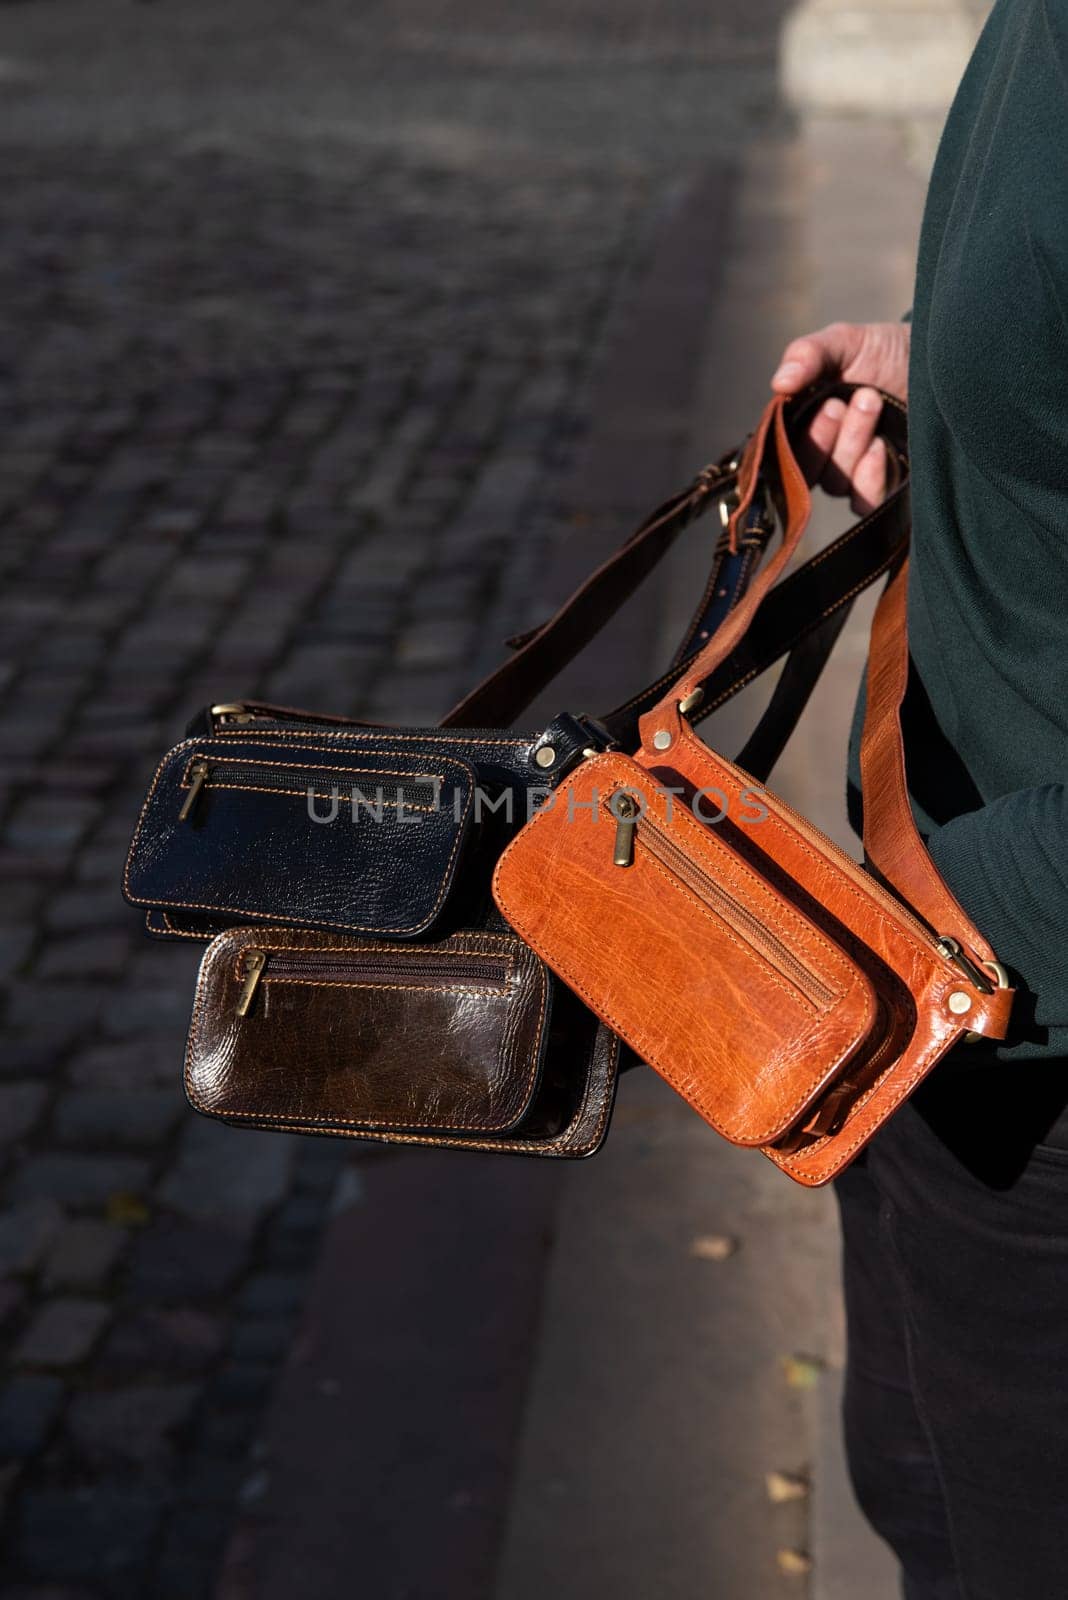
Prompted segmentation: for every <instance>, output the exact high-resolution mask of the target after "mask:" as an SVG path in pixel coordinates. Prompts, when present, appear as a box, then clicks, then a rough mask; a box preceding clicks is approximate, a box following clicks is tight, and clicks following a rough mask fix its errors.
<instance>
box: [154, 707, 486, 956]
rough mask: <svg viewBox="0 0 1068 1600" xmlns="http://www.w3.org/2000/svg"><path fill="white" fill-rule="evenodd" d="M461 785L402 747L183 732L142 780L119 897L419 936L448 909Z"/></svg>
mask: <svg viewBox="0 0 1068 1600" xmlns="http://www.w3.org/2000/svg"><path fill="white" fill-rule="evenodd" d="M475 791H476V779H475V772H474V769H473V768H472V767H471V766H470V764H469V763H467V762H466V761H464V760H462V759H460V758H458V757H456V756H453V755H451V754H449V753H447V752H444V751H443V752H442V753H440V754H438V753H437V752H434V754H432V755H428V754H427V753H426V752H425V751H422V752H420V751H418V750H414V751H413V750H410V749H409V748H408V747H407V746H406V745H405V744H404V743H403V742H402V741H397V743H396V745H395V746H394V747H392V748H385V749H383V748H380V747H378V746H377V745H376V746H370V747H369V746H364V745H362V744H359V743H356V742H353V743H352V744H349V743H348V742H347V741H346V742H344V743H342V742H341V741H337V742H331V743H319V742H316V741H311V742H309V741H308V740H305V739H301V740H299V741H298V740H296V739H295V738H294V739H284V738H279V737H272V738H270V739H267V738H262V737H258V736H257V735H256V734H255V733H248V734H245V735H240V736H238V735H237V734H236V733H229V734H227V735H226V737H225V738H200V739H189V740H186V741H184V742H183V743H182V744H180V745H178V746H176V747H175V749H173V750H172V751H171V752H170V753H169V754H168V755H167V756H166V757H165V759H164V761H163V762H162V763H161V765H160V767H159V769H158V771H157V773H156V776H155V779H154V780H153V783H152V787H151V789H150V790H149V794H148V798H147V799H146V801H145V805H144V809H143V811H142V814H141V818H140V821H139V823H138V826H137V830H136V832H135V834H134V838H133V842H132V844H131V846H130V854H129V858H128V860H127V863H126V871H125V876H124V885H123V886H124V892H125V894H126V897H127V899H128V900H130V901H131V902H132V903H133V904H134V905H140V906H148V907H151V908H152V910H153V911H154V912H155V913H157V914H164V913H166V914H169V915H172V916H174V917H177V918H178V919H179V920H180V921H183V922H188V921H189V920H190V919H199V921H200V922H201V923H202V922H204V921H207V922H208V924H209V926H210V924H211V923H212V922H214V923H216V924H219V923H221V924H222V925H223V926H224V927H233V926H235V925H238V924H241V923H246V922H262V923H267V922H273V923H289V924H291V925H293V926H295V927H307V928H322V929H326V930H333V931H336V932H338V933H343V934H366V935H380V936H387V935H388V936H393V937H399V938H418V937H422V936H423V935H425V934H427V933H429V932H431V930H434V931H437V930H438V929H439V928H441V926H442V925H443V923H444V921H445V918H446V916H447V915H448V913H449V910H450V896H451V895H452V892H453V888H454V885H456V883H457V878H458V875H459V871H460V863H461V861H462V860H463V859H464V854H465V847H466V843H467V840H468V838H469V837H470V834H471V831H472V823H473V819H474V812H475V798H476V795H475ZM459 915H460V912H459V911H458V913H457V920H459ZM453 925H454V926H455V923H454V924H453Z"/></svg>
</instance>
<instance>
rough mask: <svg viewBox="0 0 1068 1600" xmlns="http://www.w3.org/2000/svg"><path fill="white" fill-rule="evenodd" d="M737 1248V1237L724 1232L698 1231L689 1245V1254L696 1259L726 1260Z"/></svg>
mask: <svg viewBox="0 0 1068 1600" xmlns="http://www.w3.org/2000/svg"><path fill="white" fill-rule="evenodd" d="M737 1248H738V1241H737V1239H732V1238H731V1237H730V1235H729V1234H726V1233H700V1234H698V1236H697V1238H696V1239H694V1240H693V1242H692V1243H691V1245H690V1254H691V1255H692V1256H696V1257H697V1259H698V1261H726V1260H728V1259H729V1258H730V1257H731V1256H732V1255H733V1254H734V1252H735V1251H736V1250H737Z"/></svg>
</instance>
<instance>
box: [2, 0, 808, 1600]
mask: <svg viewBox="0 0 1068 1600" xmlns="http://www.w3.org/2000/svg"><path fill="white" fill-rule="evenodd" d="M349 9H350V8H347V7H341V6H340V5H331V4H326V3H324V4H322V5H320V6H311V7H296V8H294V7H291V6H288V5H287V6H286V7H284V8H283V7H281V6H279V5H276V4H273V3H272V4H269V5H262V6H260V7H257V8H251V7H244V8H242V7H240V6H235V7H233V8H226V11H227V20H225V21H224V20H222V18H221V16H220V15H219V14H218V13H217V11H216V9H215V8H213V7H211V6H209V5H208V4H206V3H205V0H197V3H194V4H190V5H186V6H183V7H178V8H170V7H152V8H144V7H137V6H131V5H116V4H110V5H102V6H100V7H98V8H93V10H94V12H95V17H94V18H88V17H87V16H86V15H85V12H86V10H87V8H82V7H80V6H77V5H75V4H73V0H70V3H68V0H55V3H45V0H39V3H37V4H34V5H32V6H30V5H22V6H17V7H10V8H5V9H4V11H3V12H2V13H0V83H3V86H4V93H5V95H6V96H8V97H9V98H10V102H11V110H12V116H11V118H10V120H9V121H8V123H7V132H6V134H5V135H4V138H3V141H2V142H0V181H2V188H3V193H4V197H5V198H4V213H5V246H6V248H5V252H4V255H3V259H2V261H0V440H2V446H0V450H2V475H0V562H2V573H3V584H2V589H0V616H2V619H3V646H2V657H0V683H2V685H3V691H4V693H3V699H2V702H0V705H2V710H0V782H2V784H3V805H4V809H3V812H2V837H0V873H2V882H3V889H2V895H0V969H2V976H3V979H4V982H5V994H4V1006H5V1010H4V1024H5V1031H6V1041H5V1044H4V1048H3V1056H2V1066H0V1073H2V1077H0V1148H2V1152H3V1162H4V1165H3V1171H2V1183H3V1189H2V1196H0V1197H2V1202H3V1204H2V1208H0V1322H2V1336H3V1340H4V1345H5V1354H6V1357H7V1363H6V1365H7V1378H6V1382H5V1385H4V1388H3V1390H2V1393H0V1491H2V1496H3V1501H4V1506H5V1512H6V1515H5V1519H4V1525H3V1541H4V1542H3V1552H2V1559H3V1582H5V1583H6V1584H7V1587H0V1600H15V1597H16V1596H18V1597H19V1600H31V1597H36V1600H89V1597H101V1600H134V1597H141V1596H151V1597H153V1600H197V1597H199V1596H201V1595H204V1594H206V1593H208V1592H209V1588H210V1578H211V1574H212V1573H213V1571H214V1570H215V1568H216V1565H217V1562H218V1558H219V1552H220V1550H221V1547H222V1544H223V1541H224V1538H225V1534H226V1530H227V1527H228V1526H229V1522H230V1518H231V1514H232V1508H233V1506H234V1504H235V1501H236V1500H237V1499H238V1498H239V1497H241V1496H245V1497H248V1496H254V1495H255V1493H256V1472H255V1464H254V1462H250V1460H249V1454H248V1453H249V1446H250V1443H251V1441H252V1439H253V1436H254V1432H255V1427H256V1422H257V1419H258V1417H259V1415H260V1414H261V1409H262V1406H263V1403H264V1399H265V1396H266V1395H267V1393H268V1391H269V1388H270V1385H271V1382H272V1378H273V1375H274V1372H275V1370H276V1368H277V1364H278V1362H279V1360H280V1359H281V1358H282V1356H283V1355H284V1353H285V1351H286V1349H287V1347H288V1345H289V1342H290V1340H291V1337H292V1332H293V1327H294V1322H295V1318H296V1314H297V1311H298V1309H299V1307H300V1304H301V1299H302V1292H303V1285H304V1280H305V1274H306V1269H307V1267H308V1265H309V1262H310V1260H311V1259H312V1256H313V1253H314V1247H315V1242H316V1240H317V1238H318V1236H319V1232H320V1229H321V1227H322V1223H323V1220H324V1216H325V1214H326V1211H327V1207H328V1204H329V1201H330V1196H331V1194H332V1192H333V1190H334V1185H335V1180H336V1177H337V1173H338V1168H339V1161H340V1156H339V1151H338V1148H337V1147H335V1146H334V1145H332V1144H330V1143H328V1142H322V1143H319V1142H315V1141H307V1142H304V1141H297V1140H287V1139H285V1138H282V1137H274V1136H268V1135H259V1134H252V1133H248V1132H243V1133H240V1134H234V1133H232V1132H231V1131H230V1130H227V1129H223V1128H220V1127H218V1126H216V1125H213V1124H211V1123H209V1122H206V1121H199V1120H196V1119H193V1118H192V1116H191V1115H190V1114H188V1113H187V1112H186V1110H185V1107H184V1101H183V1099H182V1095H181V1091H180V1088H179V1083H178V1074H179V1065H180V1060H181V1047H182V1039H183V1036H184V1029H185V1024H186V1017H187V1010H188V1004H189V998H190V994H191V984H192V977H193V972H194V969H195V964H196V956H197V952H195V951H193V950H188V949H185V948H176V947H165V948H161V947H159V946H155V945H152V944H150V943H148V942H147V941H145V940H144V939H143V937H142V935H141V933H140V931H139V928H138V926H137V918H136V916H135V915H134V913H132V912H131V911H129V910H128V909H127V908H125V907H124V906H123V905H122V904H121V902H120V900H119V895H118V879H119V872H120V867H121V862H122V857H123V854H124V850H125V846H126V843H127V840H128V836H129V833H130V831H131V827H132V823H133V820H134V817H135V815H136V809H137V804H138V801H139V798H140V795H141V793H142V791H143V788H144V785H145V782H146V779H147V777H148V776H149V774H150V772H151V769H152V767H153V766H154V764H155V761H156V760H157V759H158V756H159V754H160V753H162V751H163V749H164V748H165V747H166V746H167V745H168V744H169V743H171V742H173V741H174V739H175V738H177V737H179V736H180V733H181V729H182V725H183V722H184V720H185V718H186V717H187V715H189V714H191V713H192V711H193V710H195V709H196V708H197V707H198V706H199V705H201V704H202V703H204V702H208V701H212V700H218V699H230V698H234V697H235V696H238V695H243V694H248V693H255V694H259V695H263V696H266V697H269V698H273V699H278V700H283V701H288V702H290V703H298V704H300V703H303V704H311V705H314V706H316V707H318V708H321V709H324V710H329V709H334V710H341V711H352V710H357V711H360V712H362V713H365V714H367V715H370V716H374V717H381V718H385V719H393V718H400V717H401V716H403V717H405V718H408V719H411V720H413V721H420V720H427V719H431V718H433V717H434V716H436V715H437V714H440V712H441V711H442V710H443V709H444V707H445V706H446V705H447V704H448V702H449V701H450V700H451V699H452V698H453V697H454V696H455V694H456V693H458V692H459V690H460V689H461V688H462V687H463V686H464V684H465V683H467V682H469V681H470V680H471V678H472V677H473V675H474V673H475V670H476V668H478V669H481V667H483V666H484V665H486V664H487V654H489V656H490V657H491V656H492V650H488V646H487V643H486V641H487V639H491V640H493V639H496V638H498V637H500V636H501V634H503V633H504V632H506V631H508V629H509V628H510V627H511V626H514V625H516V624H517V623H520V622H523V621H526V620H529V609H530V596H531V591H532V588H533V587H534V579H535V577H536V573H537V567H538V557H539V552H540V551H542V550H543V549H544V545H545V541H546V539H547V537H548V534H549V531H550V530H551V528H552V527H553V526H554V525H555V519H558V518H559V517H561V516H566V515H567V514H568V510H569V508H568V507H566V506H561V505H559V504H558V497H559V485H560V483H561V481H562V478H563V475H564V473H565V472H566V469H567V467H568V464H569V462H570V460H571V458H572V455H573V452H574V450H575V448H576V446H577V444H578V442H579V440H580V439H581V436H582V433H583V430H584V428H585V427H586V426H587V424H588V417H587V415H586V399H585V396H586V382H587V377H588V374H589V371H590V367H591V362H592V361H593V359H594V357H595V355H596V352H597V349H598V346H599V344H600V342H601V341H602V340H603V338H604V337H605V336H606V330H610V329H611V327H612V316H613V312H614V309H615V308H616V307H617V305H618V302H619V296H620V293H621V289H622V287H623V286H624V285H625V284H626V283H627V282H628V281H629V279H630V277H631V276H632V275H633V273H634V272H635V271H637V270H638V268H639V267H640V264H641V261H642V259H643V256H644V253H645V251H646V249H647V248H648V245H649V241H650V239H651V237H652V234H653V231H654V230H655V226H656V219H657V215H658V206H659V205H660V204H661V202H662V199H663V193H664V180H665V177H667V176H672V177H673V176H675V175H676V174H677V172H678V170H679V163H680V161H681V162H683V163H684V162H685V161H686V160H689V159H690V158H691V157H692V156H693V155H694V154H695V153H696V152H698V151H699V150H700V151H702V152H703V153H704V154H705V155H707V153H708V151H709V149H710V148H712V147H716V146H717V144H719V143H722V142H723V141H724V140H726V141H728V142H729V140H730V139H734V138H737V137H738V136H739V127H738V122H737V117H736V115H734V120H732V113H733V114H736V113H737V111H738V106H739V98H738V97H739V96H740V97H741V102H744V103H749V104H750V105H752V104H757V103H760V97H761V95H762V94H763V95H765V96H766V94H767V71H766V66H762V65H761V61H762V56H761V52H762V51H765V47H766V43H767V38H768V37H769V36H770V35H769V29H770V28H771V25H772V22H773V20H774V15H775V14H776V13H777V10H778V8H777V7H774V6H770V5H769V6H766V7H765V8H763V10H760V9H759V8H758V10H757V12H756V13H755V14H754V16H752V17H751V18H750V22H751V28H750V32H749V33H744V32H743V33H741V34H739V35H738V36H737V38H736V39H735V40H734V41H733V43H732V50H733V55H732V56H731V59H730V60H729V61H728V60H726V59H725V48H726V47H725V43H724V39H725V35H724V32H723V26H724V25H723V19H722V16H721V17H720V20H719V21H715V20H713V21H709V20H707V19H705V18H704V12H705V10H706V8H705V7H703V6H702V7H698V6H696V5H693V6H686V5H684V6H680V7H678V17H677V26H676V28H675V32H674V34H672V33H671V31H670V29H667V28H664V27H658V28H657V29H656V31H655V38H656V40H657V41H658V43H657V48H656V49H655V50H654V49H651V48H650V42H651V41H652V40H653V38H654V32H653V24H652V22H651V20H650V18H651V16H652V13H653V11H654V10H655V9H656V8H652V7H650V8H649V10H648V15H647V12H646V8H644V7H640V6H633V7H628V6H627V5H613V6H611V7H609V8H599V7H596V6H594V5H583V4H578V3H574V4H571V5H568V6H566V7H565V6H563V5H562V4H560V5H554V6H552V7H544V8H541V11H543V12H544V16H543V17H542V18H541V24H542V31H541V32H540V33H535V32H533V31H529V32H523V31H518V32H514V31H512V30H502V29H501V28H500V27H499V26H495V23H494V19H493V16H492V12H490V13H489V14H488V15H487V16H486V17H485V18H483V19H481V21H480V20H479V19H478V18H477V17H476V18H474V20H471V19H472V17H473V14H474V13H473V8H463V15H464V17H465V18H466V19H467V22H468V26H467V29H466V31H464V30H457V29H456V28H454V27H452V26H451V22H452V17H451V16H450V11H449V7H447V6H444V5H441V4H437V5H432V4H430V0H425V3H423V4H421V5H418V6H405V7H400V6H395V7H390V6H386V5H376V6H368V7H361V8H356V9H358V10H359V11H360V13H361V22H360V24H359V26H357V25H356V24H354V23H352V22H350V21H349V20H348V19H347V15H346V13H347V11H348V10H349ZM599 10H604V16H601V15H599V14H598V12H599ZM632 12H633V15H632ZM401 13H403V18H404V21H403V27H402V25H401V22H400V20H399V19H400V16H401ZM101 14H103V15H104V17H105V25H104V26H101V25H100V15H101ZM605 16H610V18H611V26H610V27H609V28H606V27H605ZM628 29H629V31H628ZM702 30H703V31H702ZM253 31H254V35H255V43H254V45H253V44H250V43H249V38H250V33H251V32H253ZM341 44H344V46H345V54H344V57H343V59H342V58H341V57H340V56H339V47H340V45H341ZM372 45H373V48H372ZM242 51H244V58H242ZM643 51H644V55H643ZM235 60H236V65H235ZM643 63H645V64H643ZM223 64H226V70H224V65H223ZM673 67H674V70H675V73H676V76H677V79H678V85H679V95H678V98H677V100H676V101H675V102H674V103H673V104H671V105H669V106H667V107H666V109H665V108H664V107H663V106H661V108H660V111H659V112H657V111H656V109H655V107H656V104H657V103H658V102H657V101H656V93H655V92H656V91H657V89H658V86H659V85H660V84H661V80H662V79H663V78H664V75H665V74H668V73H670V72H671V70H672V68H673ZM439 68H440V70H439ZM732 72H733V73H734V77H733V78H731V73H732ZM235 74H239V75H240V76H239V77H235ZM658 74H659V75H660V76H659V77H658ZM732 82H733V83H734V85H735V91H736V92H735V100H734V101H731V100H730V98H729V95H728V94H726V93H725V89H726V87H729V85H730V83H732ZM239 89H240V92H238V90H239ZM509 91H510V92H509ZM632 113H633V121H632ZM535 127H536V128H537V129H540V130H542V132H543V134H544V137H543V138H542V140H541V144H540V145H539V144H538V142H537V140H536V139H533V138H532V135H531V130H532V129H533V128H535ZM495 130H496V131H495ZM497 134H499V136H500V137H499V139H498V138H497ZM580 135H581V137H580Z"/></svg>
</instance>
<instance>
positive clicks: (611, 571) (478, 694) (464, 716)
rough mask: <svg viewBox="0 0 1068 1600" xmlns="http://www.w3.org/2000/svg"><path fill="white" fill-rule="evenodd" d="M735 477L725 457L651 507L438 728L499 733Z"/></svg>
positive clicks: (521, 637)
mask: <svg viewBox="0 0 1068 1600" xmlns="http://www.w3.org/2000/svg"><path fill="white" fill-rule="evenodd" d="M736 475H737V468H736V464H735V462H734V461H733V460H732V459H731V458H729V457H728V458H726V459H725V460H724V461H723V462H721V463H720V464H719V465H717V466H710V467H705V468H704V469H703V471H701V472H699V473H698V475H697V477H696V478H695V479H694V481H693V483H692V484H690V486H689V487H688V488H687V489H684V490H683V491H682V493H681V494H678V495H675V496H673V498H672V499H670V500H667V501H665V503H664V504H663V505H662V506H659V507H658V508H657V509H656V510H655V511H654V512H653V513H652V515H651V516H649V517H647V518H646V519H645V521H644V522H643V523H641V525H640V526H639V527H638V528H637V529H635V531H634V532H633V533H632V534H631V535H630V537H629V538H628V539H626V540H625V541H624V543H623V544H622V545H621V546H620V548H619V549H618V550H616V551H615V552H614V554H612V555H611V556H609V557H608V559H607V561H604V562H602V564H601V565H600V566H599V567H597V568H596V570H595V571H594V572H592V573H591V574H590V576H589V577H588V578H587V579H586V580H585V581H584V582H583V583H582V584H580V585H579V587H578V588H577V589H576V590H575V592H574V593H573V594H572V595H570V596H569V598H568V599H567V600H565V601H564V603H563V605H562V606H561V607H560V608H559V610H558V611H556V612H554V614H553V615H552V616H551V617H550V618H549V619H548V621H547V622H543V623H542V624H541V626H540V627H538V628H534V629H531V630H530V631H529V632H527V633H525V634H521V635H520V636H519V637H518V638H517V639H516V640H514V641H513V643H514V645H515V653H514V654H513V655H512V656H510V657H509V658H508V659H507V660H506V661H504V662H502V664H501V665H500V666H499V667H498V668H497V669H496V670H495V671H494V672H491V673H490V675H489V676H488V677H487V678H484V679H483V680H482V682H481V683H480V684H478V685H476V687H475V688H474V689H472V690H471V692H470V693H469V694H467V695H465V696H464V698H463V699H462V700H460V701H459V702H458V703H457V704H456V705H455V706H453V708H452V710H451V711H450V712H448V714H447V715H446V716H445V717H444V718H443V720H442V727H445V728H501V727H507V726H508V725H509V723H511V722H512V721H514V719H515V718H516V717H517V716H518V715H519V714H520V712H522V711H523V710H524V709H525V708H526V707H527V706H528V705H529V704H530V702H531V701H532V700H533V699H534V698H535V696H536V695H537V694H539V693H540V692H541V690H542V689H544V688H545V687H546V685H547V684H549V683H551V682H552V680H553V678H555V677H556V676H557V675H558V674H559V673H560V672H562V671H563V669H564V667H566V666H567V664H568V662H570V661H572V660H574V658H575V656H577V655H578V653H579V651H580V650H582V649H584V648H585V646H586V645H587V644H588V643H589V642H590V640H591V639H593V638H594V637H595V636H596V635H597V634H598V633H599V632H600V631H601V629H602V628H603V627H604V626H605V624H606V623H607V622H609V621H610V620H611V618H612V617H613V616H614V615H615V614H616V612H617V611H618V610H619V608H620V607H621V606H622V605H623V603H624V601H625V600H627V599H629V597H630V596H631V595H632V594H633V593H634V591H635V590H636V589H637V588H638V586H639V585H640V584H641V583H642V582H643V580H644V579H645V578H646V577H648V575H649V573H650V572H652V571H653V569H654V567H655V566H656V565H657V563H658V562H659V561H660V560H661V559H662V558H663V557H664V556H665V555H666V554H667V552H668V550H670V548H671V546H672V545H673V544H674V542H675V540H676V539H677V538H678V536H679V534H680V533H681V532H682V531H683V529H684V528H685V527H687V526H688V525H689V524H690V523H691V522H692V521H693V520H694V518H695V517H697V516H699V515H700V514H701V512H703V511H705V510H707V509H708V506H709V504H710V503H711V502H712V500H713V499H715V498H718V497H719V496H721V495H722V494H724V493H726V492H728V491H729V490H730V489H731V488H732V486H733V484H734V481H735V479H736ZM718 555H719V552H717V557H718ZM714 559H715V558H714Z"/></svg>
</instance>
